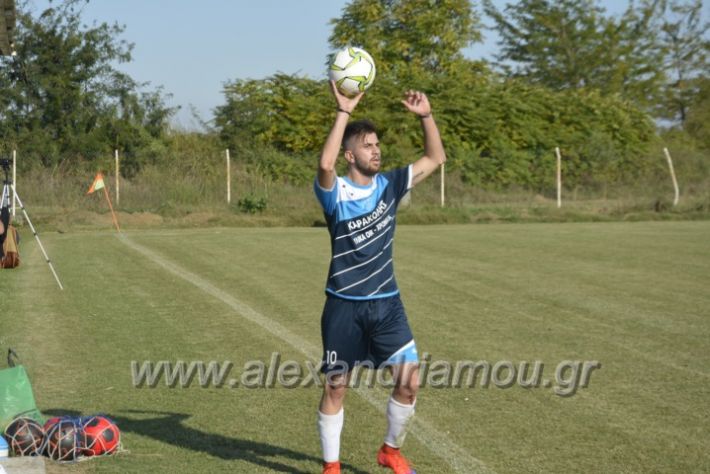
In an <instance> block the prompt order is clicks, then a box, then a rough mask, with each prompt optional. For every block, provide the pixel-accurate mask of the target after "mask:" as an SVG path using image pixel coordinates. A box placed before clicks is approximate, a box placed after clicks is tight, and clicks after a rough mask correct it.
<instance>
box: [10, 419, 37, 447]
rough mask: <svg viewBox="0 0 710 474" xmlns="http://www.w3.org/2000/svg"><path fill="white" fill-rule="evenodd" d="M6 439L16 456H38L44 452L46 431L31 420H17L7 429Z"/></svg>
mask: <svg viewBox="0 0 710 474" xmlns="http://www.w3.org/2000/svg"><path fill="white" fill-rule="evenodd" d="M5 439H7V441H8V443H9V445H10V450H11V451H12V453H13V454H14V455H15V456H36V455H39V454H41V452H42V443H43V442H44V431H43V430H42V425H40V424H39V423H37V422H36V421H35V420H33V419H31V418H16V419H15V420H13V421H12V423H10V424H9V425H7V428H5Z"/></svg>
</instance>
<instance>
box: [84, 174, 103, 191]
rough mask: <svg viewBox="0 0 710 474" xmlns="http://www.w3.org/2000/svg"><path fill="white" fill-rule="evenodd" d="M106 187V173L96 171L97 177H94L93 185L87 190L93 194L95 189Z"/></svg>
mask: <svg viewBox="0 0 710 474" xmlns="http://www.w3.org/2000/svg"><path fill="white" fill-rule="evenodd" d="M105 187H106V185H105V184H104V175H103V174H101V173H96V178H94V182H93V183H91V187H90V188H89V190H88V191H87V192H86V194H91V193H93V192H94V191H98V190H99V189H103V188H105Z"/></svg>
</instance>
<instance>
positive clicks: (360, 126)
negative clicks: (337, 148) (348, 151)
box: [343, 120, 377, 148]
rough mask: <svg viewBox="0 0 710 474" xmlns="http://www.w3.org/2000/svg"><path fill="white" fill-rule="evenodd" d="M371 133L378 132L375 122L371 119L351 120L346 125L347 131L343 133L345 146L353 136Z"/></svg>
mask: <svg viewBox="0 0 710 474" xmlns="http://www.w3.org/2000/svg"><path fill="white" fill-rule="evenodd" d="M370 133H377V129H376V128H375V124H374V123H372V122H370V121H369V120H356V121H354V122H350V123H349V124H348V125H347V127H345V133H343V148H345V147H346V145H345V144H346V143H347V142H348V140H350V139H351V138H352V137H364V136H365V135H368V134H370Z"/></svg>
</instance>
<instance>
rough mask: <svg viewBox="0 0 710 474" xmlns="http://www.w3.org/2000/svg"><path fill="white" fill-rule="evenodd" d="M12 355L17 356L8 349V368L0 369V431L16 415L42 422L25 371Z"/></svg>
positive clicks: (3, 429)
mask: <svg viewBox="0 0 710 474" xmlns="http://www.w3.org/2000/svg"><path fill="white" fill-rule="evenodd" d="M12 356H14V357H15V358H17V354H16V353H15V351H13V350H12V349H10V350H8V352H7V365H8V368H7V369H3V370H0V432H3V431H5V427H6V426H7V425H9V424H10V422H11V421H12V420H13V419H14V418H16V417H18V416H24V417H27V418H32V419H33V420H35V421H37V422H38V423H43V422H44V419H43V417H42V413H40V411H39V410H38V409H37V405H36V404H35V397H34V394H33V393H32V384H30V379H29V377H28V376H27V371H26V370H25V368H24V367H23V366H22V365H16V364H15V361H14V360H13V357H12Z"/></svg>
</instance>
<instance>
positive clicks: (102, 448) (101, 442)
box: [82, 415, 121, 456]
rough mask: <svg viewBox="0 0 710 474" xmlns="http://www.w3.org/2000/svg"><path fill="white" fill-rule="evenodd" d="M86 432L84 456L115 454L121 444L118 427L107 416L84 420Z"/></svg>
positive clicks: (83, 424)
mask: <svg viewBox="0 0 710 474" xmlns="http://www.w3.org/2000/svg"><path fill="white" fill-rule="evenodd" d="M82 427H83V432H84V442H83V445H84V455H86V456H100V455H102V454H113V453H114V452H115V451H116V450H117V449H118V446H119V444H120V442H121V432H120V431H119V430H118V426H116V424H115V423H114V422H112V421H111V420H109V419H108V418H106V417H105V416H100V415H97V416H91V417H87V418H85V419H82Z"/></svg>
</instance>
